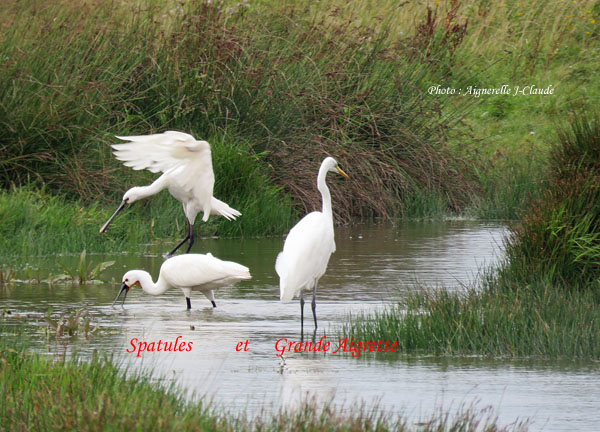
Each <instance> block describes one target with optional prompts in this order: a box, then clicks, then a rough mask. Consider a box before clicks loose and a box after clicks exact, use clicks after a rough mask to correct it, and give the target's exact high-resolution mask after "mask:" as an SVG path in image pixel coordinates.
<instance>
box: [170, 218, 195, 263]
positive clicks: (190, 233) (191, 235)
mask: <svg viewBox="0 0 600 432" xmlns="http://www.w3.org/2000/svg"><path fill="white" fill-rule="evenodd" d="M190 239H191V240H190ZM188 240H190V246H188V250H187V252H189V251H190V249H191V247H192V244H193V243H194V230H193V226H192V224H191V223H190V221H188V233H187V235H186V236H185V238H184V239H183V240H181V241H180V242H179V243H178V244H177V246H175V247H174V248H173V250H172V251H171V252H169V253H168V254H167V256H168V257H170V256H172V255H173V254H174V253H175V252H177V249H179V248H180V247H181V246H183V244H184V243H185V242H186V241H188ZM187 252H186V253H187Z"/></svg>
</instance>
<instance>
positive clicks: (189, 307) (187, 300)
mask: <svg viewBox="0 0 600 432" xmlns="http://www.w3.org/2000/svg"><path fill="white" fill-rule="evenodd" d="M185 301H186V303H187V310H190V309H191V308H192V301H191V300H190V298H189V297H186V298H185Z"/></svg>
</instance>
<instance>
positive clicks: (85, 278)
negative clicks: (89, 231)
mask: <svg viewBox="0 0 600 432" xmlns="http://www.w3.org/2000/svg"><path fill="white" fill-rule="evenodd" d="M114 263H115V261H105V262H100V263H98V264H96V265H95V266H94V267H91V264H90V263H88V260H87V253H86V251H85V249H84V250H83V252H81V254H80V255H79V263H78V265H77V268H75V269H72V268H70V267H68V266H66V265H65V264H63V263H62V262H60V261H57V264H58V265H59V266H60V267H61V268H62V269H63V270H64V271H65V274H62V275H59V276H55V277H54V278H53V279H54V280H53V282H57V281H59V280H60V281H62V280H67V279H69V280H71V281H73V282H74V283H78V284H85V283H87V282H98V281H102V279H100V275H101V274H102V272H104V270H106V269H107V268H109V267H110V266H112V265H113V264H114Z"/></svg>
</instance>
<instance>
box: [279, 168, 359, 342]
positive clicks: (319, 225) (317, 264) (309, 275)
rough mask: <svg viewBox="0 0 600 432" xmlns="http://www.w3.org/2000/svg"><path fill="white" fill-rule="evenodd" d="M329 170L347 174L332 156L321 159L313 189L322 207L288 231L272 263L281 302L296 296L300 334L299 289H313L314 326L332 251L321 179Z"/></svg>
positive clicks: (329, 217)
mask: <svg viewBox="0 0 600 432" xmlns="http://www.w3.org/2000/svg"><path fill="white" fill-rule="evenodd" d="M329 171H331V172H338V173H339V174H341V175H342V176H344V177H346V178H347V177H348V175H347V174H346V173H345V172H344V171H342V170H341V169H340V167H339V166H338V163H337V161H336V160H335V159H333V158H331V157H327V158H325V160H323V163H322V164H321V167H320V169H319V175H318V176H317V188H318V189H319V191H320V192H321V198H322V200H323V209H322V211H320V212H318V211H315V212H312V213H309V214H307V215H306V216H304V217H303V218H302V219H301V220H300V222H298V223H297V224H296V225H295V226H294V227H293V228H292V229H291V230H290V232H289V234H288V236H287V238H286V240H285V243H284V245H283V251H282V252H281V253H280V254H279V255H278V256H277V261H276V262H275V271H276V272H277V274H278V275H279V291H280V299H281V301H282V302H289V301H290V300H292V299H293V298H294V297H296V296H300V317H301V318H300V319H301V329H302V333H304V298H303V291H309V290H312V291H313V298H312V303H311V306H312V311H313V317H314V320H315V329H316V328H317V315H316V292H317V284H318V282H319V279H320V278H321V276H323V275H324V274H325V271H326V270H327V264H328V263H329V258H330V257H331V254H332V253H333V252H335V240H334V234H333V213H332V209H331V194H330V192H329V188H328V187H327V184H326V182H325V178H326V176H327V173H328V172H329Z"/></svg>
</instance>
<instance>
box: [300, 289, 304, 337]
mask: <svg viewBox="0 0 600 432" xmlns="http://www.w3.org/2000/svg"><path fill="white" fill-rule="evenodd" d="M300 338H301V339H304V297H303V296H302V291H300Z"/></svg>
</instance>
